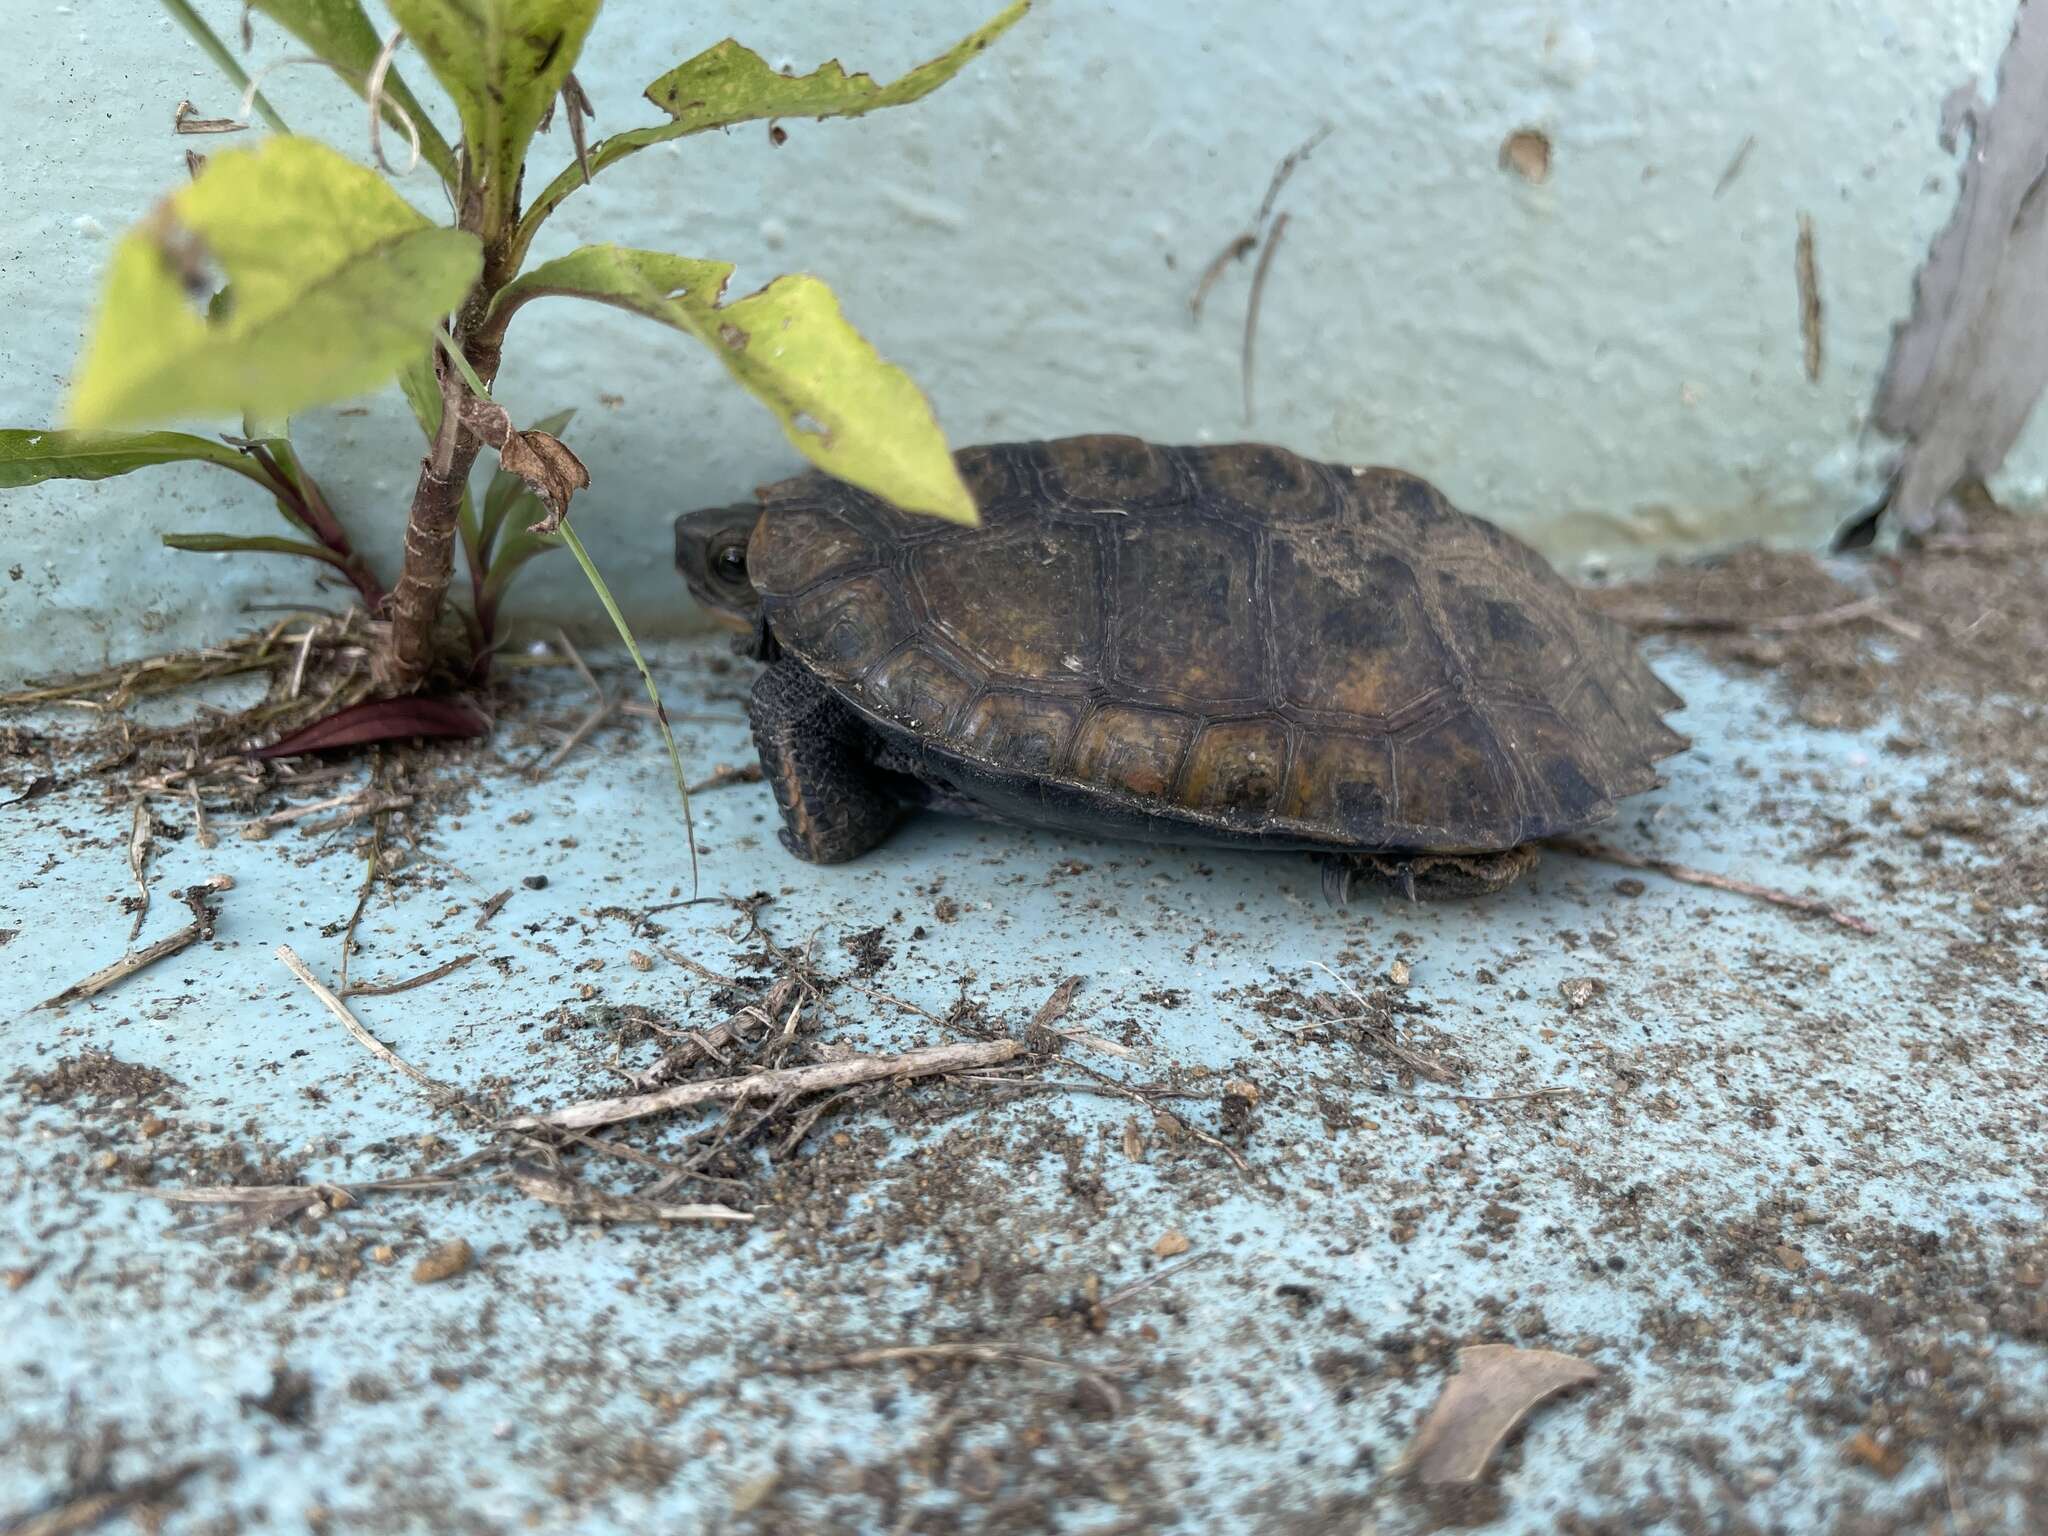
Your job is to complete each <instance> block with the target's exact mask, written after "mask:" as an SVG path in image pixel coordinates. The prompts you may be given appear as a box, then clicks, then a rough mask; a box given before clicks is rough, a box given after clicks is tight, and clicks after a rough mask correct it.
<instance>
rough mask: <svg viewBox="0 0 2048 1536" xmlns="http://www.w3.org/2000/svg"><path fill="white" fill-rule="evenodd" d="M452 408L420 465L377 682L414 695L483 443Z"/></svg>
mask: <svg viewBox="0 0 2048 1536" xmlns="http://www.w3.org/2000/svg"><path fill="white" fill-rule="evenodd" d="M454 416H455V407H454V406H453V405H452V404H451V405H450V407H449V412H448V420H447V421H446V422H445V423H444V425H443V429H442V432H441V438H442V439H444V440H446V443H447V447H446V451H445V452H444V451H443V448H442V443H441V442H440V441H437V442H436V444H435V451H434V455H433V457H431V458H428V459H425V460H423V461H421V464H420V476H419V480H418V481H417V483H416V484H415V485H414V487H413V493H412V510H411V512H410V514H409V515H408V516H407V518H406V524H405V569H404V570H403V571H402V572H401V573H400V575H399V578H398V585H397V586H396V587H394V588H392V590H391V643H390V645H389V647H388V648H387V649H386V650H385V651H384V652H382V653H381V654H380V655H379V656H378V658H377V683H378V686H379V688H380V689H382V690H383V691H384V692H386V693H390V694H404V693H411V692H413V691H414V690H416V689H417V688H418V687H419V686H420V684H421V683H423V682H425V681H426V677H427V673H428V672H429V671H430V670H431V669H432V667H433V665H434V633H435V620H436V619H437V618H438V617H439V616H440V613H441V603H442V600H443V599H444V598H445V597H446V596H447V595H448V581H449V578H450V577H451V576H453V575H454V574H455V525H456V521H457V519H458V518H459V517H460V515H461V507H462V492H463V489H464V487H466V486H467V485H468V484H469V472H470V469H471V468H472V467H473V466H474V465H475V464H476V456H477V454H478V453H479V452H480V451H481V450H482V448H483V439H482V438H480V437H478V436H477V435H476V434H475V433H473V432H468V431H464V430H463V429H462V428H461V427H460V426H459V425H455V423H454Z"/></svg>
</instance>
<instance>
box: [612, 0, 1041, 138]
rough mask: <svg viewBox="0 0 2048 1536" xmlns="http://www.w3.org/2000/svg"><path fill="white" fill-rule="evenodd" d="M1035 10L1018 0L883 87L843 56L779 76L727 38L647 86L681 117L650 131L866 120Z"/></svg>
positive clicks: (925, 88)
mask: <svg viewBox="0 0 2048 1536" xmlns="http://www.w3.org/2000/svg"><path fill="white" fill-rule="evenodd" d="M1030 8H1031V6H1030V0H1016V3H1015V4H1014V5H1011V6H1009V7H1007V8H1006V9H1004V10H1003V11H1002V12H1001V13H1000V14H999V15H997V16H996V17H995V19H994V20H992V21H990V22H989V23H988V24H987V25H985V26H983V27H981V28H980V29H979V30H978V31H974V32H970V33H969V34H968V35H967V36H965V37H963V38H961V39H960V41H959V42H957V43H955V44H954V45H953V46H952V47H951V48H948V49H947V50H946V51H945V52H944V53H942V54H940V55H939V56H938V57H937V58H935V59H929V60H927V61H926V62H924V63H922V64H920V65H918V66H917V68H915V69H913V70H911V71H910V72H909V73H908V74H905V75H899V76H898V77H897V78H896V79H894V80H891V81H890V82H889V83H888V84H887V85H878V84H876V83H875V77H874V76H873V75H866V74H860V75H849V74H848V73H847V72H846V70H845V69H844V68H843V67H842V66H841V64H840V63H839V61H838V60H837V59H832V60H829V61H827V62H826V63H824V64H821V65H819V66H818V68H816V69H814V70H813V71H811V73H809V74H808V75H782V74H777V73H776V72H775V71H774V70H773V69H770V68H769V67H768V63H767V61H766V60H765V59H763V58H762V57H761V56H760V55H759V54H758V53H755V52H754V51H753V50H752V49H750V48H744V47H742V46H741V45H740V44H739V43H737V42H735V41H734V40H733V39H731V38H727V39H726V40H725V41H724V42H722V43H717V44H714V45H713V46H712V47H709V48H707V49H705V50H704V51H703V52H702V53H700V54H698V55H697V57H695V58H694V59H691V60H689V61H688V62H687V63H684V64H678V65H677V66H676V67H675V68H674V69H672V70H670V71H669V72H668V73H667V74H665V75H663V76H662V77H661V78H660V79H659V80H657V81H655V82H654V84H652V85H650V86H649V87H647V99H648V100H649V101H651V102H653V103H654V104H655V105H656V106H657V107H659V108H661V110H662V111H664V112H666V113H667V114H668V115H669V116H670V117H672V118H674V119H675V121H674V122H672V123H669V124H668V125H666V126H665V127H662V128H656V129H653V130H648V131H651V132H653V133H654V134H655V135H656V141H658V140H659V139H673V138H678V137H680V136H682V135H683V134H688V133H702V132H704V131H705V130H706V129H707V128H726V127H730V126H731V125H732V124H734V123H745V122H753V121H756V120H758V119H760V118H764V117H817V118H824V117H859V116H860V115H861V114H862V113H864V112H873V111H876V110H878V109H879V108H882V107H900V106H904V105H906V104H907V103H909V102H913V101H916V100H918V99H919V98H920V97H924V96H929V95H930V94H931V93H932V92H933V91H935V90H937V89H938V88H939V87H940V86H942V85H944V84H945V83H946V82H947V81H948V80H950V79H952V78H953V77H954V76H955V75H957V74H959V73H960V71H961V69H962V68H964V67H965V66H966V64H967V61H968V60H970V59H972V58H973V57H974V56H975V55H976V54H978V53H980V52H981V51H982V50H983V49H985V48H987V47H988V45H989V44H990V43H992V42H994V41H995V40H996V39H997V38H998V37H1000V36H1001V35H1002V34H1003V33H1004V32H1006V31H1008V30H1009V29H1010V28H1011V27H1012V26H1014V25H1016V23H1017V21H1018V20H1019V19H1020V18H1021V17H1022V16H1023V14H1024V13H1025V12H1026V11H1027V10H1029V9H1030Z"/></svg>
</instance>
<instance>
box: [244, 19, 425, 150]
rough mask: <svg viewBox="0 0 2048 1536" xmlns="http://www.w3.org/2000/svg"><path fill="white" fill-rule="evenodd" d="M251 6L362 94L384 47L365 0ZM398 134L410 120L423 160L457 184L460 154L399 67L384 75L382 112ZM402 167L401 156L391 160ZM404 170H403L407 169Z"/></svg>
mask: <svg viewBox="0 0 2048 1536" xmlns="http://www.w3.org/2000/svg"><path fill="white" fill-rule="evenodd" d="M249 4H250V5H251V6H252V7H254V8H255V9H256V10H259V11H261V12H262V13H263V14H264V15H266V16H268V17H269V18H270V19H271V20H272V21H274V22H276V23H277V24H278V25H279V26H281V27H283V28H284V29H285V30H286V31H287V32H289V33H291V35H292V36H293V37H295V38H297V39H298V40H299V41H300V42H301V43H303V44H304V45H305V46H306V47H307V48H308V49H309V50H310V51H311V52H313V53H314V54H316V55H317V56H319V57H320V58H322V59H325V60H326V61H327V62H328V63H329V64H331V65H333V66H334V69H335V71H336V73H338V74H339V75H340V76H341V77H342V79H344V80H346V81H347V82H348V83H349V84H350V85H352V86H354V87H355V92H356V94H357V95H358V96H362V95H363V94H364V92H365V91H366V90H367V89H368V86H369V83H370V71H371V70H372V69H374V68H375V67H376V65H377V55H378V53H379V52H380V51H381V48H382V44H381V43H380V42H379V41H378V38H377V29H376V28H375V27H373V26H371V25H370V18H369V16H368V15H367V14H366V13H365V12H364V10H363V8H362V5H361V4H360V3H359V0H249ZM380 115H381V116H382V117H383V119H384V121H385V122H386V123H388V124H390V125H391V127H392V129H393V130H395V131H396V132H398V133H400V134H403V133H404V132H405V120H406V118H407V117H410V118H411V119H412V121H413V124H414V126H415V127H417V128H418V130H419V135H420V158H421V159H423V160H425V161H426V162H427V164H429V165H431V166H432V167H433V168H434V169H435V170H436V171H438V172H439V173H440V175H441V179H442V180H443V181H445V182H447V183H448V184H449V185H450V186H453V185H454V184H455V174H456V172H455V152H454V151H453V150H452V149H450V148H449V147H448V141H447V140H446V139H444V138H443V137H442V136H441V130H440V129H438V128H436V127H435V126H434V124H433V120H432V119H431V118H429V117H428V116H427V109H426V108H425V107H423V106H421V105H420V103H419V98H418V97H416V96H414V95H413V93H412V92H411V90H409V89H408V88H407V86H406V83H405V82H404V81H403V80H401V79H400V78H399V77H398V71H397V70H396V69H390V70H387V71H386V72H385V75H384V109H383V112H382V113H381V114H380ZM389 158H390V159H391V160H392V161H393V163H394V164H400V162H399V160H398V157H397V156H396V155H392V156H390V157H389ZM401 168H402V166H401Z"/></svg>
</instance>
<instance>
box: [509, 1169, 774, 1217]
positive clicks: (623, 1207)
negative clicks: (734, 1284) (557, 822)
mask: <svg viewBox="0 0 2048 1536" xmlns="http://www.w3.org/2000/svg"><path fill="white" fill-rule="evenodd" d="M506 1178H507V1179H508V1180H509V1181H510V1182H511V1183H512V1184H513V1185H514V1186H515V1187H516V1188H518V1190H519V1191H520V1192H521V1193H522V1194H526V1195H530V1196H531V1197H532V1198H534V1199H535V1200H539V1201H542V1202H544V1203H545V1204H548V1205H552V1206H555V1207H557V1208H559V1209H560V1210H562V1211H564V1212H566V1213H567V1214H568V1216H569V1217H570V1219H571V1220H576V1221H614V1222H628V1221H741V1222H744V1221H752V1220H753V1219H754V1218H753V1216H752V1215H751V1214H750V1213H748V1212H746V1211H736V1210H734V1209H733V1208H732V1207H731V1206H729V1205H665V1204H663V1203H662V1202H660V1201H658V1200H649V1199H645V1198H636V1197H634V1196H630V1195H609V1194H606V1193H605V1192H604V1191H602V1190H597V1189H592V1188H591V1187H590V1186H589V1185H587V1184H579V1183H577V1182H576V1181H575V1180H574V1179H565V1178H560V1177H557V1176H555V1175H552V1174H547V1173H543V1172H541V1171H540V1170H538V1169H535V1168H524V1167H521V1168H514V1169H512V1170H511V1171H510V1172H509V1173H507V1174H506Z"/></svg>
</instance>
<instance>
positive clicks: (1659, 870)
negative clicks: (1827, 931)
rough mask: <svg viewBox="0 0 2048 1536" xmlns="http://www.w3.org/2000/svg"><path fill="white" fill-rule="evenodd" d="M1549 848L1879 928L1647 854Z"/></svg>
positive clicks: (1562, 843)
mask: <svg viewBox="0 0 2048 1536" xmlns="http://www.w3.org/2000/svg"><path fill="white" fill-rule="evenodd" d="M1550 846H1551V847H1553V848H1555V849H1557V850H1558V852H1560V853H1570V854H1576V855H1577V856H1578V857H1579V858H1582V859H1594V860H1597V861H1599V862H1600V863H1603V864H1619V865H1620V866H1621V867H1622V868H1623V869H1644V870H1648V871H1649V872H1650V873H1652V874H1657V875H1662V876H1664V877H1665V878H1666V879H1667V880H1677V881H1680V882H1682V883H1683V884H1686V885H1703V886H1705V887H1707V888H1708V889H1709V890H1714V891H1729V892H1731V893H1733V894H1734V895H1737V896H1749V897H1752V898H1754V899H1755V900H1757V901H1767V902H1769V903H1770V904H1771V905H1772V906H1774V907H1789V908H1791V909H1792V910H1793V911H1794V912H1807V913H1811V914H1812V915H1813V916H1815V917H1825V918H1827V919H1828V920H1829V921H1830V922H1836V923H1840V924H1841V925H1842V926H1843V927H1844V928H1849V929H1853V930H1854V931H1855V932H1857V933H1861V934H1869V935H1875V934H1876V932H1877V925H1876V924H1874V923H1872V922H1869V921H1867V920H1866V919H1864V918H1860V917H1858V916H1856V915H1855V914H1854V913H1853V912H1844V911H1843V910H1842V909H1841V908H1839V907H1833V906H1830V905H1828V903H1826V902H1825V901H1822V900H1821V899H1820V898H1819V897H1818V896H1794V895H1793V894H1792V893H1791V892H1790V891H1780V890H1774V889H1773V888H1772V887H1770V886H1768V885H1756V884H1754V883H1752V882H1750V881H1748V880H1737V879H1735V878H1734V877H1733V876H1732V875H1717V874H1714V873H1712V872H1711V871H1709V870H1704V869H1694V868H1692V867H1691V866H1690V865H1687V864H1675V863H1673V862H1672V861H1671V860H1669V859H1653V858H1650V857H1648V856H1647V855H1644V854H1640V853H1629V852H1627V851H1626V850H1624V849H1621V848H1615V847H1611V846H1609V845H1608V844H1606V843H1596V842H1594V841H1592V840H1591V839H1589V838H1579V837H1560V838H1555V839H1553V840H1552V841H1551V844H1550Z"/></svg>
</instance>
